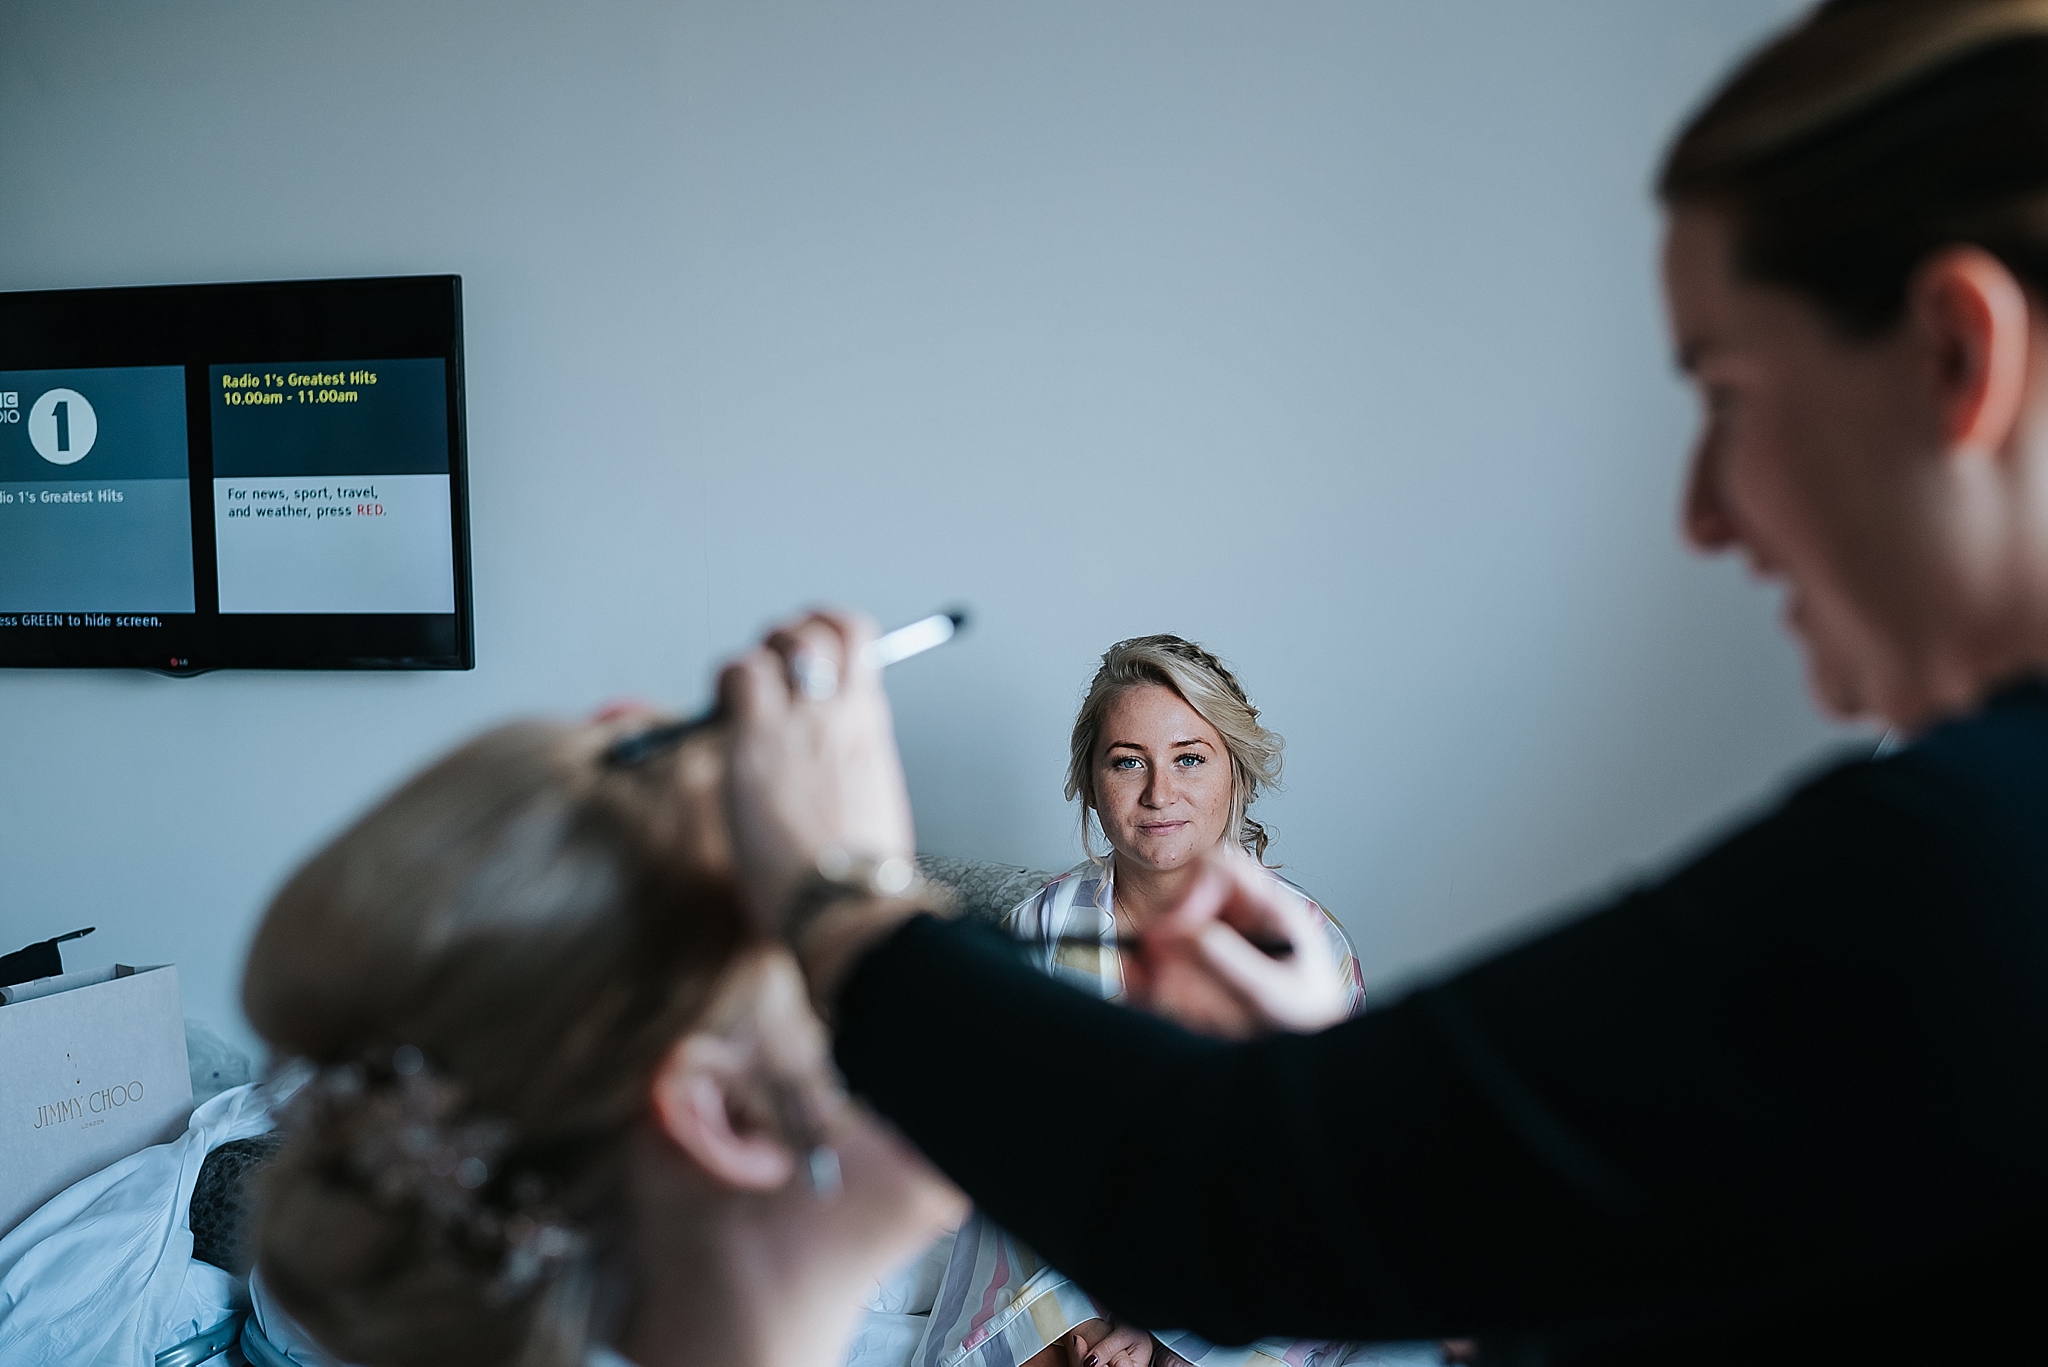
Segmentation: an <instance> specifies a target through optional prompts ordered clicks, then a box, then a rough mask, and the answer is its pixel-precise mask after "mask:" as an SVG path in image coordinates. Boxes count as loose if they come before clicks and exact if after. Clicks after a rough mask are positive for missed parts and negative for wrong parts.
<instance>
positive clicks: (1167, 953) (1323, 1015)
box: [1124, 851, 1348, 1039]
mask: <svg viewBox="0 0 2048 1367" xmlns="http://www.w3.org/2000/svg"><path fill="white" fill-rule="evenodd" d="M1247 937H1249V938H1247ZM1254 940H1264V941H1268V942H1279V943H1284V944H1288V945H1291V946H1293V952H1292V953H1290V954H1288V955H1286V956H1285V957H1283V958H1274V957H1272V956H1270V955H1268V954H1267V953H1266V952H1265V951H1264V950H1261V949H1259V948H1257V947H1256V946H1255V945H1254V944H1253V941H1254ZM1134 948H1135V951H1136V952H1135V953H1131V952H1127V953H1126V954H1125V955H1124V992H1125V995H1126V996H1127V997H1128V999H1129V1000H1130V1001H1131V1002H1132V1004H1133V1005H1136V1006H1141V1007H1144V1008H1145V1009H1146V1010H1149V1011H1154V1012H1156V1013H1158V1014H1159V1015H1162V1016H1166V1017H1168V1018H1169V1019H1171V1020H1175V1021H1178V1022H1179V1023H1180V1024H1182V1025H1184V1026H1186V1027H1187V1028H1188V1029H1190V1030H1198V1031H1200V1032H1202V1033H1203V1034H1208V1035H1219V1036H1222V1037H1223V1038H1225V1039H1247V1038H1250V1037H1251V1036H1253V1035H1260V1034H1265V1033H1267V1032H1269V1031H1274V1030H1292V1031H1297V1032H1302V1033H1307V1032H1310V1031H1315V1030H1321V1029H1324V1028H1326V1027H1328V1026H1332V1025H1335V1024H1337V1023H1338V1022H1339V1021H1341V1020H1343V1019H1344V1017H1345V1012H1346V1007H1347V1004H1348V996H1347V993H1346V990H1345V983H1344V979H1343V977H1342V975H1341V974H1340V973H1339V971H1338V970H1339V965H1338V963H1337V960H1336V957H1335V956H1334V955H1333V954H1332V953H1331V952H1330V941H1329V938H1328V936H1326V935H1325V934H1324V932H1323V927H1322V925H1321V923H1320V921H1319V920H1318V918H1317V914H1316V913H1315V912H1314V911H1313V910H1311V909H1310V908H1309V907H1308V906H1307V905H1305V904H1304V903H1303V902H1302V901H1301V900H1300V899H1299V898H1296V897H1291V896H1289V895H1288V894H1287V893H1286V891H1285V890H1283V889H1281V888H1280V887H1278V886H1276V885H1275V883H1274V881H1273V879H1272V878H1271V877H1269V876H1268V875H1267V874H1266V873H1265V871H1264V870H1262V869H1260V868H1259V866H1258V865H1257V864H1256V863H1255V862H1253V860H1252V858H1251V856H1249V855H1247V854H1243V853H1241V852H1238V851H1225V852H1223V853H1220V854H1216V855H1212V856H1210V857H1209V859H1208V862H1207V864H1206V866H1205V867H1204V868H1203V870H1202V876H1201V877H1200V878H1199V879H1198V880H1197V881H1196V883H1195V885H1194V886H1193V887H1192V888H1190V889H1189V890H1188V893H1187V895H1186V896H1185V897H1183V898H1182V899H1181V901H1180V905H1178V906H1176V907H1174V908H1173V909H1172V910H1171V911H1169V912H1167V913H1166V914H1165V915H1164V916H1161V917H1160V918H1159V919H1157V920H1156V921H1154V922H1153V923H1152V924H1151V925H1149V926H1147V927H1146V928H1145V930H1144V932H1143V933H1142V934H1141V935H1140V936H1139V937H1138V942H1137V944H1136V946H1135V947H1134Z"/></svg>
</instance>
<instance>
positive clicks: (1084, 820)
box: [1066, 636, 1287, 863]
mask: <svg viewBox="0 0 2048 1367" xmlns="http://www.w3.org/2000/svg"><path fill="white" fill-rule="evenodd" d="M1147 684H1156V685H1158V686H1160V687H1162V688H1170V689H1172V690H1173V691H1174V693H1176V694H1178V695H1179V697H1180V699H1181V701H1182V702H1185V703H1186V704H1187V705H1188V706H1189V707H1192V708H1193V709H1194V710H1195V711H1196V712H1197V713H1199V714H1200V715H1201V717H1202V720H1204V721H1206V722H1208V723H1209V725H1211V726H1213V727H1215V728H1216V731H1217V734H1218V735H1220V736H1222V737H1223V748H1224V750H1225V751H1226V752H1227V753H1228V754H1229V756H1230V780H1231V800H1230V824H1229V826H1228V827H1227V829H1228V830H1230V831H1233V832H1235V833H1236V838H1237V841H1238V843H1239V844H1241V845H1242V846H1244V848H1245V849H1247V850H1249V851H1250V852H1251V853H1252V855H1253V857H1255V858H1256V859H1258V860H1259V861H1260V862H1261V863H1263V862H1265V858H1266V846H1267V845H1268V844H1269V843H1271V836H1270V835H1268V833H1267V831H1266V828H1265V827H1264V826H1262V825H1260V824H1259V823H1258V822H1257V821H1254V820H1253V819H1252V817H1251V814H1250V813H1251V805H1252V803H1253V801H1254V800H1256V799H1257V797H1258V795H1259V794H1260V793H1261V792H1262V791H1264V790H1265V789H1268V788H1275V787H1278V786H1279V784H1280V752H1281V751H1282V749H1284V748H1285V747H1286V744H1287V742H1286V741H1285V740H1283V739H1282V738H1281V736H1280V734H1279V733H1278V732H1276V731H1271V730H1268V729H1267V728H1266V727H1264V726H1262V725H1260V724H1259V709H1258V708H1256V707H1254V706H1253V705H1252V700H1251V699H1250V698H1249V697H1247V696H1246V695H1245V691H1244V688H1243V686H1242V685H1241V684H1239V683H1238V681H1237V676H1236V675H1235V674H1232V673H1231V672H1230V670H1229V668H1228V667H1227V666H1226V665H1225V664H1224V663H1223V661H1221V660H1219V659H1217V658H1216V657H1215V656H1214V655H1212V654H1210V653H1209V652H1208V651H1206V650H1204V649H1203V648H1202V647H1201V646H1199V645H1197V644H1195V643H1194V642H1193V641H1188V640H1183V639H1182V638H1181V637H1178V636H1134V637H1132V638H1131V639H1130V640H1128V641H1118V642H1117V643H1116V644H1115V645H1113V646H1111V647H1110V648H1109V649H1108V650H1106V651H1104V652H1103V655H1102V665H1101V667H1100V668H1098V669H1097V670H1096V671H1095V678H1094V679H1093V680H1092V681H1091V682H1090V683H1089V685H1088V693H1087V696H1085V697H1084V698H1083V699H1082V700H1081V711H1080V713H1079V715H1077V716H1076V717H1075V718H1074V731H1073V736H1072V740H1071V750H1070V754H1069V758H1068V762H1067V789H1066V792H1067V800H1068V801H1069V802H1072V801H1074V800H1075V799H1077V798H1078V799H1079V800H1080V803H1081V844H1082V846H1083V848H1084V849H1086V850H1087V851H1088V855H1089V857H1090V858H1092V859H1098V860H1100V859H1105V858H1107V857H1108V856H1107V855H1098V854H1096V853H1095V849H1094V843H1093V841H1092V840H1091V839H1090V835H1089V829H1088V818H1089V816H1090V815H1091V814H1094V813H1095V812H1096V806H1095V747H1096V745H1097V744H1098V743H1099V742H1100V741H1101V738H1102V715H1103V713H1104V712H1106V711H1107V710H1108V709H1109V705H1110V704H1111V703H1112V702H1114V701H1115V700H1116V699H1117V697H1118V696H1119V695H1121V694H1122V693H1124V692H1125V691H1126V690H1129V689H1132V688H1139V687H1143V686H1144V685H1147ZM1097 824H1100V817H1099V816H1098V817H1097Z"/></svg>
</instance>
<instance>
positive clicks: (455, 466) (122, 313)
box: [0, 275, 476, 675]
mask: <svg viewBox="0 0 2048 1367" xmlns="http://www.w3.org/2000/svg"><path fill="white" fill-rule="evenodd" d="M406 358H439V359H441V360H443V361H445V362H446V363H447V379H448V476H449V491H448V492H449V506H450V510H451V512H452V514H453V526H452V528H451V531H452V552H453V556H454V561H455V563H454V565H453V572H454V582H455V611H454V613H453V614H452V615H451V614H447V613H360V614H356V613H294V614H275V615H273V614H240V613H235V614H222V613H221V612H220V611H219V602H220V599H219V572H218V566H217V563H216V545H215V541H214V501H213V404H212V393H211V389H210V381H209V367H211V366H216V365H250V364H257V363H261V362H265V361H269V362H281V363H291V362H316V361H330V360H332V361H362V360H373V359H391V360H399V359H406ZM150 365H177V366H182V367H184V371H185V440H186V448H187V452H188V459H189V461H190V478H191V495H192V499H191V502H192V589H193V605H194V608H195V611H194V612H192V613H191V614H189V615H187V614H175V615H167V614H162V613H159V614H156V615H157V616H160V617H163V618H164V619H165V624H164V625H163V626H162V627H127V628H123V627H91V626H80V627H72V626H55V627H41V626H14V627H0V669H148V670H153V671H155V672H157V673H162V674H173V675H187V674H203V673H207V672H209V671H212V670H217V669H313V670H357V669H374V670H433V669H449V670H463V669H474V668H475V667H476V640H475V622H474V612H473V606H472V601H471V580H470V554H469V552H470V546H469V448H468V429H469V424H468V420H467V414H466V413H465V411H464V401H463V390H464V384H463V356H462V277H461V276H459V275H403V276H373V277H356V278H343V279H332V280H277V281H246V282H236V283H232V284H218V285H138V286H127V287H118V288H111V289H76V290H22V291H14V292H6V293H0V371H9V370H58V369H72V368H81V369H82V368H87V367H98V366H150ZM0 615H14V614H0ZM73 615H76V614H73ZM451 616H452V620H451Z"/></svg>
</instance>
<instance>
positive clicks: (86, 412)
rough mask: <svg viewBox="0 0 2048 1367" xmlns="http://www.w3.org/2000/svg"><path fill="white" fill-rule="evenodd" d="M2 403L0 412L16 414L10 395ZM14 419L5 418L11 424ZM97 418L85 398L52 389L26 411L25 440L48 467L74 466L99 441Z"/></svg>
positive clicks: (15, 401)
mask: <svg viewBox="0 0 2048 1367" xmlns="http://www.w3.org/2000/svg"><path fill="white" fill-rule="evenodd" d="M0 398H4V400H6V402H5V403H4V404H0V412H8V413H17V414H18V413H19V412H20V411H21V408H20V401H19V399H18V397H17V396H16V395H14V394H7V395H4V396H0ZM15 420H16V419H14V418H7V419H5V421H7V422H13V421H15ZM99 435H100V419H99V414H97V413H95V412H93V411H92V405H91V404H90V403H87V402H86V398H85V395H83V394H81V393H79V392H78V391H77V390H75V389H52V390H49V391H47V392H45V393H44V395H43V396H42V397H41V398H40V399H37V400H36V402H35V406H34V407H33V408H31V409H29V410H28V440H29V444H30V445H31V446H33V447H35V448H36V454H37V455H39V456H41V457H42V458H43V459H44V460H46V461H48V462H50V464H52V465H74V464H76V463H77V462H79V461H81V460H84V459H85V456H86V452H88V451H90V450H92V444H93V443H94V442H95V441H98V440H99Z"/></svg>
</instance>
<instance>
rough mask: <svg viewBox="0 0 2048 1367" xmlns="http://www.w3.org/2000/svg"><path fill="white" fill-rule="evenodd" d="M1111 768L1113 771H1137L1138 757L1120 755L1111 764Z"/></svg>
mask: <svg viewBox="0 0 2048 1367" xmlns="http://www.w3.org/2000/svg"><path fill="white" fill-rule="evenodd" d="M1109 767H1110V768H1112V769H1135V768H1137V767H1138V757H1137V756H1136V755H1118V756H1117V757H1116V758H1115V759H1113V760H1111V761H1110V762H1109Z"/></svg>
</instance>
